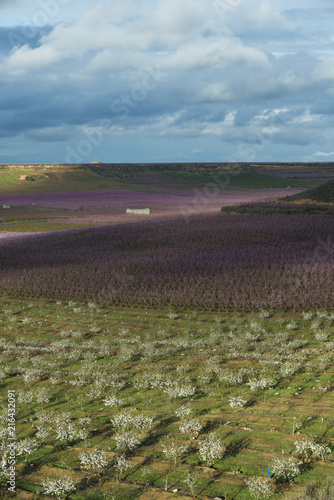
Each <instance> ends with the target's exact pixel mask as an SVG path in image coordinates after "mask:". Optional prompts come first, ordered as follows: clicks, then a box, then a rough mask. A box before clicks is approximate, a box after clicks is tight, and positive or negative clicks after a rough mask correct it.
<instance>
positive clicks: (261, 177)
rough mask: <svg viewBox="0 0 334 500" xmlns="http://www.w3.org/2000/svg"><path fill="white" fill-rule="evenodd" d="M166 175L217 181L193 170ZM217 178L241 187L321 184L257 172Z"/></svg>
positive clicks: (202, 181)
mask: <svg viewBox="0 0 334 500" xmlns="http://www.w3.org/2000/svg"><path fill="white" fill-rule="evenodd" d="M164 175H166V176H168V177H172V178H176V179H184V180H187V181H195V182H201V183H213V182H217V181H215V180H214V179H215V178H214V177H212V176H210V175H200V174H196V173H191V172H169V173H164ZM217 178H218V179H219V178H221V182H224V183H226V184H227V186H230V187H239V188H246V189H265V188H267V189H268V188H282V187H288V186H291V187H305V189H306V188H313V187H317V186H319V183H317V182H307V181H301V180H298V179H283V178H280V177H274V176H272V175H268V174H260V173H257V172H249V173H247V172H245V173H237V174H233V175H228V177H226V176H223V175H221V174H220V175H219V174H218V175H217Z"/></svg>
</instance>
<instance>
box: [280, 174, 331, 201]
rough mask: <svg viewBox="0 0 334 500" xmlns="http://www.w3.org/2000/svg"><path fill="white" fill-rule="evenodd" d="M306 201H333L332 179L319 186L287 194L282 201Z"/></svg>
mask: <svg viewBox="0 0 334 500" xmlns="http://www.w3.org/2000/svg"><path fill="white" fill-rule="evenodd" d="M301 200H303V201H306V200H307V201H308V200H312V201H313V202H317V203H334V179H333V180H331V181H328V182H325V183H324V184H321V185H320V186H318V187H316V188H312V189H308V190H307V191H303V192H302V193H298V194H294V195H292V196H287V197H286V198H284V201H301Z"/></svg>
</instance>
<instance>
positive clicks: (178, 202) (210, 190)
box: [0, 184, 303, 212]
mask: <svg viewBox="0 0 334 500" xmlns="http://www.w3.org/2000/svg"><path fill="white" fill-rule="evenodd" d="M301 191H303V188H292V189H290V190H287V189H284V188H279V189H269V190H265V189H243V188H227V189H219V188H218V187H217V186H216V185H214V184H213V185H211V186H210V185H207V186H204V185H203V186H200V187H198V188H193V189H190V188H189V189H184V190H180V189H148V190H142V191H135V190H125V189H124V190H100V191H77V192H73V193H40V194H26V195H19V194H17V195H2V196H1V197H0V200H1V204H6V205H31V204H32V203H34V204H37V205H39V206H42V207H46V208H56V209H63V210H80V209H95V210H106V209H109V210H112V211H116V212H119V211H122V212H124V211H125V209H126V208H134V207H139V208H140V207H147V208H153V210H155V211H160V210H178V211H179V212H181V211H182V208H183V207H185V206H186V207H190V208H193V209H194V210H195V209H196V210H197V211H203V209H205V207H206V206H211V207H216V209H217V210H219V209H220V207H221V206H223V205H231V204H232V205H233V204H239V203H245V202H248V201H252V200H253V201H255V200H265V199H266V198H268V197H270V198H279V197H282V196H286V195H287V194H294V193H299V192H301Z"/></svg>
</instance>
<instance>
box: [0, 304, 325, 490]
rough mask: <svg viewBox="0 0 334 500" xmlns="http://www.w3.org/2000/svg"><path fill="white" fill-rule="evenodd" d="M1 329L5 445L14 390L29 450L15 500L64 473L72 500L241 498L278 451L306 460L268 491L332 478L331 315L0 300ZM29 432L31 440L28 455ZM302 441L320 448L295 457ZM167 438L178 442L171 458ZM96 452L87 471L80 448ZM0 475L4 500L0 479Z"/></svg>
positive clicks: (19, 431) (19, 430)
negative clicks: (96, 460)
mask: <svg viewBox="0 0 334 500" xmlns="http://www.w3.org/2000/svg"><path fill="white" fill-rule="evenodd" d="M0 325H1V338H0V358H1V370H0V373H1V407H2V412H1V414H0V432H1V435H2V442H3V443H6V439H7V437H6V436H7V435H6V427H7V413H6V412H7V394H8V391H15V404H16V410H17V413H16V437H17V439H18V441H19V443H20V444H21V445H22V446H23V444H25V446H26V449H28V451H26V453H24V452H23V451H22V454H20V455H18V456H17V461H18V463H17V464H16V484H17V496H16V498H22V499H23V498H24V499H35V498H36V499H37V498H40V496H39V495H38V493H40V492H43V491H45V488H44V487H43V485H42V483H43V482H45V481H46V480H47V478H49V480H55V479H57V478H62V477H63V476H64V475H65V474H66V475H68V476H70V478H71V479H72V480H73V482H74V483H75V487H76V490H75V491H73V492H69V496H68V497H66V498H70V499H73V500H79V499H80V500H81V499H89V498H90V499H91V500H92V499H108V500H111V499H115V500H120V499H129V500H130V499H136V498H138V499H142V500H145V499H146V500H148V499H149V498H151V499H156V500H159V499H172V498H197V499H209V498H211V499H214V498H226V499H235V500H248V499H251V498H254V497H252V496H251V495H250V490H249V488H248V486H247V485H246V482H245V481H249V480H250V479H251V478H253V477H254V476H256V477H260V478H262V479H263V480H265V477H266V476H267V468H268V467H269V468H270V470H271V472H272V473H273V472H274V467H273V464H274V461H275V459H278V460H280V461H282V460H287V459H290V458H291V459H292V460H293V462H298V461H300V462H301V464H300V466H299V474H297V475H296V476H295V477H294V479H291V480H290V481H283V480H279V478H278V477H277V476H278V473H276V474H273V476H274V477H273V479H272V480H271V481H270V486H271V487H272V489H273V490H274V495H273V498H278V499H286V498H295V495H297V494H298V493H301V492H302V491H303V488H304V486H305V485H306V484H308V483H314V482H320V483H325V482H326V480H327V478H329V477H331V476H333V472H334V456H333V454H332V453H331V452H332V451H333V447H334V414H333V368H334V354H333V346H334V335H333V334H334V326H333V325H334V314H333V313H330V312H328V311H327V312H326V311H313V312H311V313H308V314H306V313H302V314H301V313H292V312H290V313H281V314H279V313H277V312H276V313H274V314H271V313H270V311H262V312H261V313H256V314H255V313H238V312H235V313H228V314H227V313H224V314H223V313H218V314H217V313H200V312H197V311H195V310H189V311H187V310H182V311H181V310H180V311H171V310H166V309H153V310H152V309H151V310H146V309H134V308H133V309H126V308H117V307H102V306H98V305H96V304H93V303H89V304H79V303H74V302H64V301H63V302H54V301H51V300H47V299H45V300H43V299H33V300H31V299H23V298H21V299H19V298H17V299H15V298H10V297H8V296H3V297H1V299H0ZM105 400H106V401H105ZM106 403H108V404H106ZM82 419H86V420H82ZM111 419H114V420H113V422H112V421H111ZM213 432H214V433H215V434H214V436H212V433H213ZM210 436H211V439H213V440H214V441H215V443H216V444H215V446H216V451H217V453H216V457H213V459H212V460H211V461H210V460H209V458H208V457H207V456H206V455H205V443H206V442H207V441H208V439H209V438H210ZM25 439H31V440H34V441H35V442H32V443H31V442H30V451H31V453H30V452H29V441H26V442H24V441H23V440H25ZM304 439H307V440H309V441H310V442H311V443H314V446H318V449H320V450H321V449H322V450H323V456H320V455H321V453H320V455H319V454H317V452H316V451H312V452H311V451H309V452H307V451H306V452H305V455H304V454H301V453H297V450H296V444H295V443H296V442H300V441H303V440H304ZM131 443H132V444H131ZM172 446H174V449H175V447H176V450H179V451H180V450H181V448H180V447H183V448H182V450H181V451H182V453H181V452H180V453H179V455H178V456H175V459H173V458H171V456H172V455H173V453H172V451H171V450H172ZM211 448H212V446H211ZM19 449H21V448H20V446H19ZM22 450H23V448H22ZM94 450H95V453H96V454H97V455H99V454H100V453H101V452H102V453H103V457H102V458H103V459H104V460H105V463H104V464H102V465H104V466H103V467H102V466H101V467H100V466H96V467H95V468H94V467H93V466H92V467H90V466H88V465H87V467H86V468H85V467H84V466H83V464H82V463H81V459H80V453H82V452H83V451H86V453H87V455H89V454H90V453H91V452H93V451H94ZM164 450H166V452H164ZM200 450H202V452H200ZM203 450H204V451H203ZM312 450H313V448H312ZM324 450H327V451H324ZM168 452H169V453H168ZM329 452H330V453H329ZM2 453H4V451H3V452H2ZM100 458H101V456H100ZM121 459H122V460H123V459H124V461H123V468H122V466H121V465H119V464H120V463H121V462H120V460H121ZM124 464H125V465H124ZM100 465H101V463H100ZM124 467H128V468H126V470H125V469H124ZM0 470H1V469H0ZM189 473H191V474H192V476H190V479H191V480H190V479H189V476H187V475H188V474H189ZM166 479H167V491H165V489H166ZM259 481H260V479H259ZM0 482H1V484H2V492H3V495H5V496H3V498H11V496H10V495H9V494H8V492H6V491H7V490H6V485H5V483H6V478H5V477H2V479H1V480H0ZM173 490H177V492H175V493H173ZM6 495H7V496H6ZM44 497H45V498H49V496H48V495H45V496H44ZM50 498H51V497H50ZM62 498H63V497H62ZM328 498H330V497H328Z"/></svg>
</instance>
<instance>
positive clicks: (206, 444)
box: [198, 432, 225, 466]
mask: <svg viewBox="0 0 334 500" xmlns="http://www.w3.org/2000/svg"><path fill="white" fill-rule="evenodd" d="M198 450H199V454H200V457H201V460H203V462H206V463H207V465H208V466H210V465H213V463H214V461H215V460H217V459H219V458H222V457H223V455H224V452H225V445H224V444H223V443H222V441H221V439H220V438H218V437H217V436H216V434H215V433H214V432H212V433H211V434H209V436H208V437H207V438H205V439H202V440H201V441H199V443H198Z"/></svg>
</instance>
